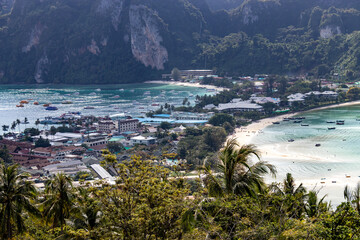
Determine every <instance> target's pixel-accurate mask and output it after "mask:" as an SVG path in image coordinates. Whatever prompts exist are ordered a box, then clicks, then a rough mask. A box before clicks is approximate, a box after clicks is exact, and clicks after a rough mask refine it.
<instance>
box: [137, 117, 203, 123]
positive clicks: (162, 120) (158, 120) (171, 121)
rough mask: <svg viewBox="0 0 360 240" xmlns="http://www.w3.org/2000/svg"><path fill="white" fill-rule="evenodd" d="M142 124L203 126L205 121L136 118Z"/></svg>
mask: <svg viewBox="0 0 360 240" xmlns="http://www.w3.org/2000/svg"><path fill="white" fill-rule="evenodd" d="M136 119H138V120H139V121H140V122H142V123H162V122H168V123H172V124H175V123H179V124H205V123H207V122H208V121H207V120H176V119H163V118H136Z"/></svg>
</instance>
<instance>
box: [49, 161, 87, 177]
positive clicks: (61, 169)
mask: <svg viewBox="0 0 360 240" xmlns="http://www.w3.org/2000/svg"><path fill="white" fill-rule="evenodd" d="M43 169H44V171H46V172H47V174H49V175H55V174H58V173H64V174H66V175H75V174H76V173H78V172H90V170H89V169H88V168H87V167H86V166H85V165H84V163H83V162H82V161H79V160H75V161H69V162H63V163H58V164H52V165H48V166H46V167H43Z"/></svg>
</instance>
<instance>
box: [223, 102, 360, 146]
mask: <svg viewBox="0 0 360 240" xmlns="http://www.w3.org/2000/svg"><path fill="white" fill-rule="evenodd" d="M359 104H360V101H353V102H346V103H340V104H334V105H329V106H324V107H319V108H314V109H311V110H308V111H305V112H312V111H318V110H323V109H329V108H336V107H346V106H353V105H359ZM300 113H304V112H297V113H289V114H284V115H280V116H276V117H271V118H264V119H261V120H258V121H256V122H253V123H251V124H250V125H248V126H244V127H240V128H236V129H235V133H234V134H233V135H231V136H230V137H229V138H236V139H237V141H238V143H239V144H240V145H243V144H249V143H251V140H252V138H253V137H254V136H256V135H257V134H261V133H262V130H263V129H264V128H266V127H267V126H269V125H271V124H273V122H280V121H282V120H283V119H284V118H290V117H293V116H295V115H297V114H300Z"/></svg>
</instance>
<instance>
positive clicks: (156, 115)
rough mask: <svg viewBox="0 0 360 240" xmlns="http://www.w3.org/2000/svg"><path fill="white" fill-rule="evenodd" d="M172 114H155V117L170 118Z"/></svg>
mask: <svg viewBox="0 0 360 240" xmlns="http://www.w3.org/2000/svg"><path fill="white" fill-rule="evenodd" d="M170 116H171V115H170V114H155V115H154V117H157V118H170Z"/></svg>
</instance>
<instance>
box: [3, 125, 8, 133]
mask: <svg viewBox="0 0 360 240" xmlns="http://www.w3.org/2000/svg"><path fill="white" fill-rule="evenodd" d="M1 127H2V130H3V131H4V132H7V131H8V129H9V126H8V125H2V126H1Z"/></svg>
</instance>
